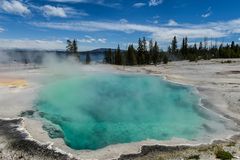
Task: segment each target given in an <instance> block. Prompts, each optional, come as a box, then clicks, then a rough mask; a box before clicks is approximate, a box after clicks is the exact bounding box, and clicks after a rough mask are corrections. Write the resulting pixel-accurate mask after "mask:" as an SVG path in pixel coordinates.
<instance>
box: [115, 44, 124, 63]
mask: <svg viewBox="0 0 240 160" xmlns="http://www.w3.org/2000/svg"><path fill="white" fill-rule="evenodd" d="M115 64H116V65H122V55H121V50H120V46H119V45H118V48H117V50H116V52H115Z"/></svg>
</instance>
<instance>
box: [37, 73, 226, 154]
mask: <svg viewBox="0 0 240 160" xmlns="http://www.w3.org/2000/svg"><path fill="white" fill-rule="evenodd" d="M37 110H38V111H39V112H40V113H41V115H42V117H43V119H45V120H46V121H48V122H51V123H52V124H54V125H55V126H57V127H58V128H60V130H61V132H62V134H63V139H64V141H65V143H66V144H67V145H68V146H69V147H71V148H73V149H76V150H96V149H100V148H104V147H106V146H109V145H113V144H120V143H130V142H139V141H144V140H148V139H154V140H169V139H171V138H173V137H177V138H184V139H188V140H195V139H196V138H198V137H201V136H202V137H203V136H208V135H209V134H210V133H216V132H219V130H222V128H224V125H223V124H222V123H219V122H221V121H222V120H221V119H218V118H217V116H216V115H215V114H213V113H210V112H209V111H207V110H206V109H204V108H202V107H201V106H199V97H198V96H197V95H196V94H195V93H194V90H193V89H192V88H191V87H186V86H182V85H177V84H173V83H170V82H167V81H164V80H162V79H161V78H160V77H156V76H150V75H137V74H136V75H130V74H110V73H94V74H82V75H81V76H70V77H67V78H66V77H64V78H63V77H61V78H59V79H57V80H56V79H55V80H54V81H52V82H50V83H48V84H47V85H45V87H43V88H42V90H41V92H40V94H39V98H38V100H37ZM49 132H50V131H49Z"/></svg>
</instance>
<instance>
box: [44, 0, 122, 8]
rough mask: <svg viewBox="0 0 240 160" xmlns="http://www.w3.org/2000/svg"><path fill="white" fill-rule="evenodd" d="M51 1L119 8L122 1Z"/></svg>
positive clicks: (53, 0)
mask: <svg viewBox="0 0 240 160" xmlns="http://www.w3.org/2000/svg"><path fill="white" fill-rule="evenodd" d="M48 1H51V2H60V3H92V4H96V5H100V6H105V7H111V8H119V7H120V6H121V4H120V3H107V2H105V0H48Z"/></svg>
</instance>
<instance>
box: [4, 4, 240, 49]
mask: <svg viewBox="0 0 240 160" xmlns="http://www.w3.org/2000/svg"><path fill="white" fill-rule="evenodd" d="M239 6H240V1H239V0H0V48H28V49H30V48H31V49H32V48H36V49H53V50H55V49H60V50H62V49H64V48H65V45H66V44H65V42H66V40H67V39H73V38H75V39H77V40H78V44H79V49H80V50H81V51H83V50H90V49H94V48H102V47H112V48H115V47H116V46H117V44H118V43H119V44H120V45H121V48H123V49H126V47H127V45H128V44H129V43H136V42H137V40H138V38H139V37H143V36H145V37H146V38H147V39H154V40H156V41H158V43H159V44H160V47H161V48H163V49H165V48H166V47H167V46H168V45H169V43H170V41H171V39H172V38H173V36H175V35H176V36H177V37H178V41H179V45H180V44H181V43H180V41H181V39H182V38H183V37H184V36H188V37H189V39H190V43H194V42H199V41H201V40H202V39H203V38H204V37H208V40H209V41H210V40H212V41H213V43H217V44H219V43H221V42H224V43H227V42H231V41H232V40H234V41H236V42H237V43H238V42H239V40H240V38H239V37H240V11H239Z"/></svg>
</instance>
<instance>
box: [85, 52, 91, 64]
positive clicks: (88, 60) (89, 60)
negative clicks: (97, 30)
mask: <svg viewBox="0 0 240 160" xmlns="http://www.w3.org/2000/svg"><path fill="white" fill-rule="evenodd" d="M90 63H91V56H90V54H89V52H87V55H86V64H90Z"/></svg>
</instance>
